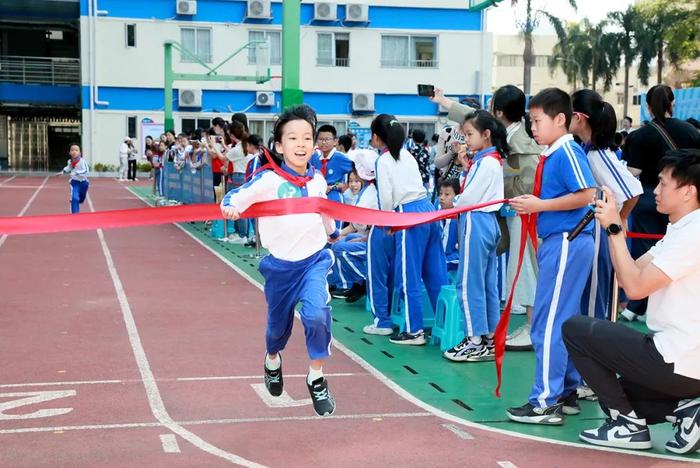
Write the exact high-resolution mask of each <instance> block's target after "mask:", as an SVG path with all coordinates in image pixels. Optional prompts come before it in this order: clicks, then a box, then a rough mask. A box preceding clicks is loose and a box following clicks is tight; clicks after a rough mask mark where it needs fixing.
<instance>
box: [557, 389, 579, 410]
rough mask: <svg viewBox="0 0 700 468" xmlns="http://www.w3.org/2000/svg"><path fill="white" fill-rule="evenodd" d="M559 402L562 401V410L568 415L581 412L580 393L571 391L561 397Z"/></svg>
mask: <svg viewBox="0 0 700 468" xmlns="http://www.w3.org/2000/svg"><path fill="white" fill-rule="evenodd" d="M559 403H561V405H562V406H561V411H562V413H564V414H567V415H575V414H579V413H580V412H581V406H579V404H578V394H577V393H576V392H571V393H570V394H569V395H567V396H562V397H561V398H559Z"/></svg>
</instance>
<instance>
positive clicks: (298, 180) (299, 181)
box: [250, 148, 314, 188]
mask: <svg viewBox="0 0 700 468" xmlns="http://www.w3.org/2000/svg"><path fill="white" fill-rule="evenodd" d="M262 150H263V153H264V154H265V157H266V158H267V161H268V162H267V164H264V165H263V166H260V167H259V168H258V169H257V170H256V171H255V172H253V173H252V174H251V175H250V178H251V179H252V178H253V177H255V175H256V174H258V173H259V172H262V171H266V170H272V171H273V172H274V173H275V174H277V175H278V176H280V177H282V178H283V179H284V180H286V181H287V182H289V183H290V184H292V185H295V186H297V187H299V188H301V187H303V186H305V185H306V184H307V182H309V181H310V180H311V179H313V178H314V169H313V166H312V167H311V175H304V176H298V175H292V174H290V173H289V172H287V171H285V170H284V169H282V168H281V167H279V166H278V165H277V163H276V162H275V160H274V159H273V158H272V156H271V155H270V152H269V151H268V150H267V148H263V149H262Z"/></svg>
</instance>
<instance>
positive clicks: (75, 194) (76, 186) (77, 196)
mask: <svg viewBox="0 0 700 468" xmlns="http://www.w3.org/2000/svg"><path fill="white" fill-rule="evenodd" d="M68 154H69V155H70V159H69V160H68V164H66V167H64V168H63V173H64V174H70V212H71V213H73V214H75V213H80V205H81V204H82V203H83V202H84V201H85V197H87V192H88V188H89V187H90V182H89V181H88V177H87V176H88V170H89V168H88V165H87V162H86V161H85V160H84V159H83V156H82V154H81V153H80V145H78V144H77V143H73V144H72V145H70V149H69V150H68Z"/></svg>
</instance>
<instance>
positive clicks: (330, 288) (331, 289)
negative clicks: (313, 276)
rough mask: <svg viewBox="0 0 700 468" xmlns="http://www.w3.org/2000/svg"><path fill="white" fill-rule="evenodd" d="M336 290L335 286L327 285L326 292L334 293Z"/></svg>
mask: <svg viewBox="0 0 700 468" xmlns="http://www.w3.org/2000/svg"><path fill="white" fill-rule="evenodd" d="M336 289H338V287H337V286H335V285H332V284H329V285H328V292H333V291H335V290H336Z"/></svg>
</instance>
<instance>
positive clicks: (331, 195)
mask: <svg viewBox="0 0 700 468" xmlns="http://www.w3.org/2000/svg"><path fill="white" fill-rule="evenodd" d="M326 197H327V198H328V199H329V200H331V201H334V202H338V203H343V194H342V193H341V192H340V190H336V189H333V190H331V191H330V192H328V193H327V194H326ZM335 227H337V228H338V229H341V228H342V227H343V222H342V221H340V220H336V221H335Z"/></svg>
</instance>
